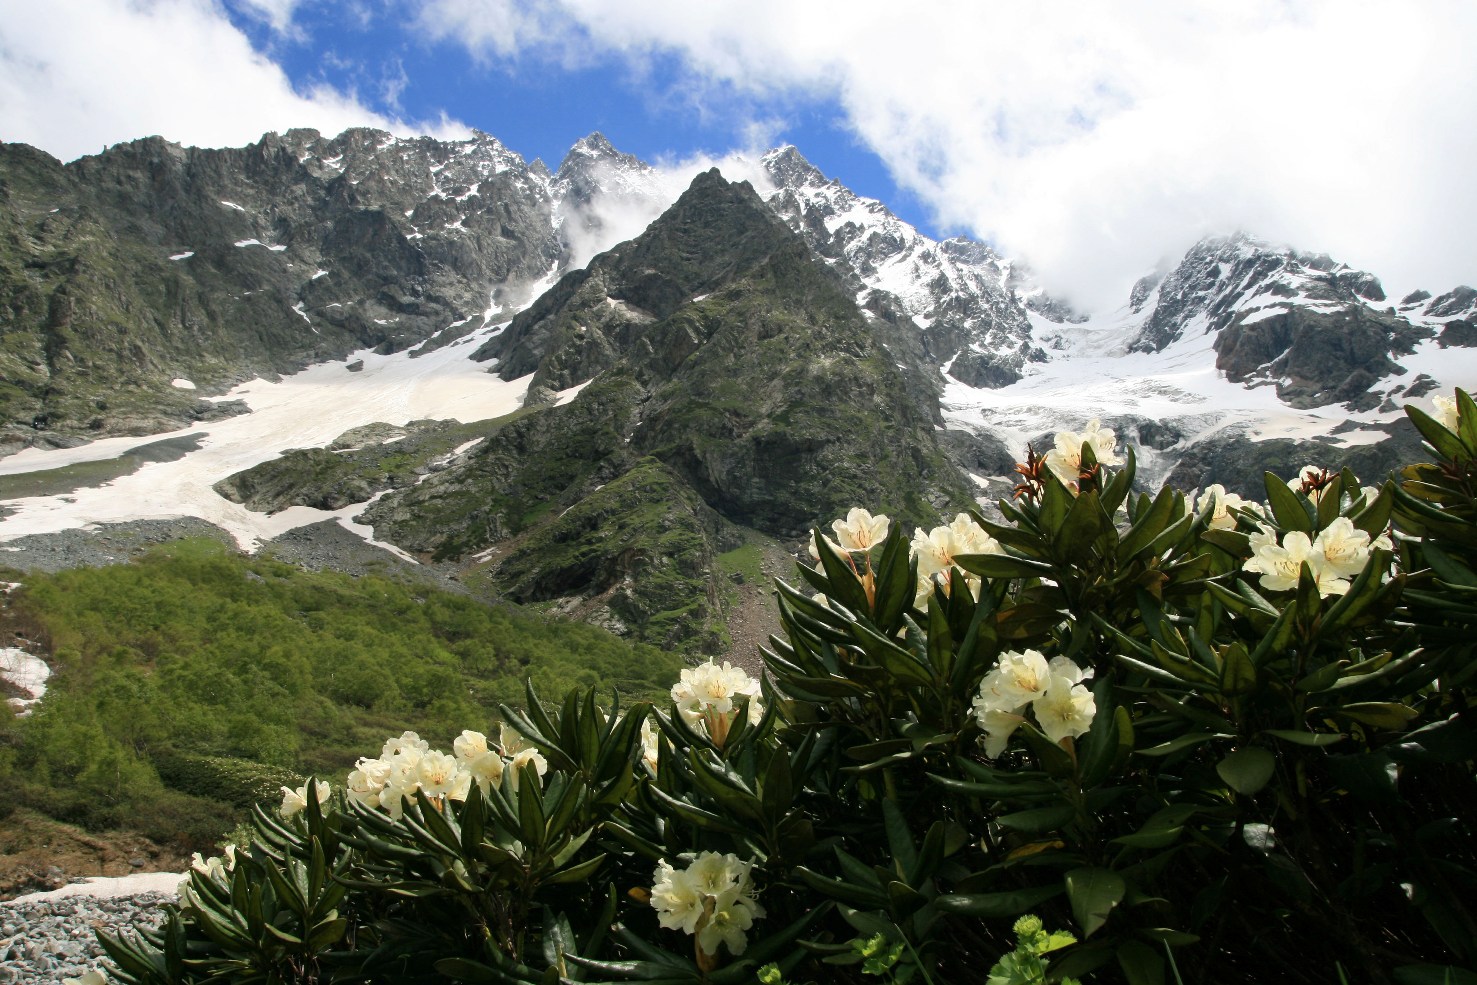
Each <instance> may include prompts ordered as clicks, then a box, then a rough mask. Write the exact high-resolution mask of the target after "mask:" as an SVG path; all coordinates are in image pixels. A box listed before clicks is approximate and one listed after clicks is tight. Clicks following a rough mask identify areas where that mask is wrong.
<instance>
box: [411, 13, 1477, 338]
mask: <svg viewBox="0 0 1477 985" xmlns="http://www.w3.org/2000/svg"><path fill="white" fill-rule="evenodd" d="M419 27H420V29H421V30H423V31H424V32H426V33H427V34H428V35H430V36H432V37H437V38H440V39H442V40H444V41H446V42H450V43H455V44H462V45H465V46H467V47H468V49H469V50H471V51H472V52H473V54H474V55H476V56H477V57H479V58H481V59H484V60H487V61H490V62H494V63H507V64H518V63H523V62H528V61H531V60H545V61H550V62H554V63H557V64H562V65H576V64H582V63H588V62H589V61H590V60H591V59H596V58H607V59H622V60H625V61H627V62H628V63H630V64H631V65H632V66H633V67H635V68H636V70H637V71H640V66H641V65H642V64H644V63H649V62H650V61H651V60H652V59H655V58H659V57H660V58H672V57H675V58H677V59H678V60H679V61H680V62H681V64H682V65H683V66H684V67H685V70H686V77H685V78H684V79H683V82H682V85H683V86H685V87H687V88H688V89H689V90H690V91H691V92H692V93H694V94H695V96H694V98H695V99H696V100H697V101H698V102H699V103H701V98H702V96H701V94H702V91H703V90H704V88H708V89H710V90H711V91H714V92H717V91H718V90H720V89H721V90H722V91H723V92H724V94H725V97H731V95H732V94H733V93H738V94H740V95H744V96H747V97H748V98H750V99H752V100H754V101H755V103H756V104H763V103H765V102H766V101H771V100H785V99H794V98H796V97H797V96H800V97H804V98H809V99H813V100H824V101H831V102H834V104H835V105H837V106H838V107H839V108H840V111H841V113H842V114H843V115H844V118H845V121H846V125H847V126H848V127H849V128H850V130H851V131H852V132H853V133H854V134H855V136H856V137H857V139H858V140H859V141H861V142H862V143H863V144H864V145H865V146H867V147H868V148H870V149H871V150H873V151H874V152H875V153H876V154H877V155H878V156H879V157H880V158H881V159H882V160H883V161H884V163H885V164H886V165H887V167H888V168H889V169H890V171H891V172H892V174H893V176H894V178H895V179H896V180H897V182H898V183H899V184H900V185H901V186H903V187H905V188H908V189H909V190H911V191H913V192H914V193H916V194H917V195H918V196H919V198H920V199H921V200H922V201H923V202H924V203H925V204H926V205H927V206H928V207H929V208H930V209H931V210H932V211H933V213H934V215H935V216H936V217H937V220H938V221H939V223H940V224H941V225H943V226H945V227H948V228H954V229H958V230H960V231H963V232H967V233H969V234H971V235H973V236H976V237H979V238H983V239H987V240H990V241H991V242H993V243H995V244H996V245H997V246H998V247H999V248H1000V249H1001V250H1002V251H1003V252H1005V253H1007V254H1010V255H1015V256H1021V257H1023V258H1025V259H1026V260H1027V261H1028V262H1029V263H1030V264H1031V265H1032V266H1033V267H1034V268H1035V269H1036V270H1037V272H1038V273H1039V274H1040V275H1041V277H1042V279H1043V281H1044V282H1045V283H1047V284H1057V285H1062V287H1064V288H1065V289H1066V291H1067V293H1069V294H1070V295H1072V296H1073V297H1074V299H1075V300H1077V301H1079V303H1083V304H1086V305H1087V306H1089V307H1093V308H1099V309H1100V308H1103V307H1112V306H1114V305H1116V304H1119V303H1122V299H1123V298H1124V296H1125V290H1126V285H1127V284H1128V283H1129V282H1131V281H1132V279H1133V278H1134V277H1136V276H1137V275H1138V274H1140V273H1143V272H1145V271H1146V270H1147V269H1149V268H1152V267H1153V266H1155V265H1156V264H1157V263H1158V262H1159V261H1161V260H1163V259H1173V258H1174V257H1176V256H1177V255H1178V253H1179V252H1180V251H1182V250H1183V249H1184V248H1185V247H1187V246H1188V245H1190V244H1191V243H1192V242H1193V241H1194V240H1196V239H1198V238H1199V237H1200V236H1202V235H1205V234H1207V233H1215V232H1229V231H1234V230H1236V229H1242V230H1245V231H1247V232H1250V233H1253V234H1255V235H1258V236H1261V237H1263V238H1267V239H1271V240H1274V241H1283V242H1287V243H1291V244H1292V245H1295V246H1297V247H1299V248H1301V249H1307V250H1314V251H1324V252H1328V253H1331V254H1333V255H1334V256H1336V257H1338V258H1340V259H1344V260H1345V261H1347V262H1349V263H1351V264H1353V265H1356V266H1360V267H1364V268H1366V269H1369V270H1372V271H1374V272H1375V273H1377V274H1379V275H1380V276H1382V277H1383V278H1385V280H1386V282H1387V285H1388V286H1389V287H1391V288H1394V289H1396V290H1402V291H1403V290H1405V289H1409V288H1413V287H1415V286H1425V287H1429V288H1433V289H1437V290H1441V289H1445V288H1447V287H1450V286H1452V285H1454V284H1455V283H1457V282H1459V281H1466V282H1472V281H1473V280H1477V249H1474V247H1473V237H1472V232H1471V231H1472V230H1473V229H1474V228H1477V195H1473V194H1472V193H1471V191H1470V179H1469V177H1468V174H1467V172H1468V170H1469V162H1470V161H1471V160H1472V159H1473V151H1474V150H1477V60H1474V59H1472V58H1470V57H1469V55H1468V53H1467V52H1466V50H1465V49H1466V46H1467V39H1469V38H1471V37H1473V36H1474V34H1477V6H1474V5H1472V4H1470V3H1461V2H1456V0H1434V2H1428V3H1421V4H1399V5H1395V4H1387V3H1372V2H1363V0H1243V2H1241V3H1237V4H1214V5H1212V4H1198V3H1190V4H1187V3H1184V2H1183V0H1145V2H1138V3H1134V4H1102V3H1089V2H1080V3H1077V2H1049V0H1048V2H1043V3H1039V4H994V3H992V4H983V3H975V2H969V0H955V2H949V0H942V2H935V3H930V4H927V5H921V6H916V7H905V6H904V5H899V4H897V3H895V2H878V0H851V2H848V3H845V4H841V3H820V2H817V3H807V4H793V3H790V2H789V0H745V2H744V3H742V4H735V3H718V2H711V3H691V2H689V0H622V2H621V3H619V4H618V5H617V4H614V3H612V2H608V0H546V2H532V0H425V2H423V3H422V4H421V7H420V10H419ZM801 150H802V152H803V151H804V148H801Z"/></svg>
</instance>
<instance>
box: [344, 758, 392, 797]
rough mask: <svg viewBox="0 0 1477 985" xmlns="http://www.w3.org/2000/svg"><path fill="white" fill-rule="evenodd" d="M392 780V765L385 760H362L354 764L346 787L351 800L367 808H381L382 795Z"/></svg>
mask: <svg viewBox="0 0 1477 985" xmlns="http://www.w3.org/2000/svg"><path fill="white" fill-rule="evenodd" d="M389 779H390V764H389V763H387V762H385V761H384V760H383V759H367V758H362V759H360V760H359V761H358V762H357V763H355V764H354V769H353V770H352V771H351V772H350V773H349V778H348V780H347V781H345V784H344V786H345V787H346V788H347V789H348V791H349V798H350V799H351V800H354V801H357V802H358V803H361V804H363V805H364V806H365V807H378V806H380V793H381V791H383V790H384V789H385V783H386V782H387V781H388V780H389Z"/></svg>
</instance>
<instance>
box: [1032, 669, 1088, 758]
mask: <svg viewBox="0 0 1477 985" xmlns="http://www.w3.org/2000/svg"><path fill="white" fill-rule="evenodd" d="M1031 712H1032V714H1034V715H1035V716H1036V722H1037V724H1038V725H1040V726H1041V731H1042V732H1044V733H1045V734H1046V737H1047V738H1048V739H1050V740H1051V741H1052V742H1061V741H1062V740H1063V739H1066V738H1073V739H1075V738H1077V737H1078V736H1079V735H1082V734H1084V733H1085V732H1086V731H1087V730H1088V729H1089V728H1091V727H1092V719H1093V717H1094V716H1095V715H1096V714H1097V702H1096V700H1095V699H1094V698H1093V696H1092V692H1091V691H1089V690H1088V689H1087V687H1086V685H1083V684H1077V683H1074V682H1073V681H1072V679H1071V677H1070V676H1068V675H1060V676H1054V677H1052V678H1051V683H1050V684H1049V685H1048V686H1047V688H1046V693H1045V694H1043V695H1042V696H1041V697H1039V698H1037V699H1036V700H1035V701H1034V702H1032V704H1031Z"/></svg>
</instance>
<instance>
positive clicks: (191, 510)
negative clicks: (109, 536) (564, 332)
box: [0, 323, 531, 553]
mask: <svg viewBox="0 0 1477 985" xmlns="http://www.w3.org/2000/svg"><path fill="white" fill-rule="evenodd" d="M503 324H504V325H505V324H506V323H503ZM502 327H503V325H497V326H492V327H490V328H484V329H481V330H479V331H477V332H475V333H473V334H472V335H469V336H467V337H466V338H464V339H460V340H458V341H457V342H455V343H452V344H451V345H448V346H445V347H443V348H441V349H436V350H433V351H431V352H428V353H426V354H424V355H419V356H412V354H411V353H409V352H399V353H395V354H393V355H389V356H382V355H377V354H375V353H374V352H373V351H370V350H363V351H360V352H355V353H352V354H350V355H349V356H348V357H347V359H345V360H342V361H338V362H331V363H322V364H319V365H316V366H312V367H309V368H308V369H305V370H303V371H302V372H300V373H297V374H295V375H293V376H289V377H286V378H284V379H282V380H281V381H280V382H276V383H272V382H268V381H266V380H262V379H256V380H252V381H250V382H247V383H243V384H242V385H240V386H238V387H236V388H235V389H234V390H232V391H231V392H229V393H227V394H225V395H223V396H221V397H217V398H214V399H217V400H236V399H239V400H243V401H245V403H246V404H247V406H248V407H250V408H251V412H250V413H248V414H243V415H241V416H238V417H232V418H228V419H225V420H221V421H214V422H209V423H203V424H196V425H192V426H190V427H187V428H181V429H180V430H178V431H173V432H169V433H168V434H162V435H152V436H146V437H126V438H105V439H102V440H99V441H94V442H92V443H91V444H87V445H82V446H81V447H78V448H64V449H56V450H49V451H43V450H39V449H35V448H28V449H25V450H24V451H21V452H18V453H17V454H15V455H11V456H10V457H8V458H3V459H0V475H14V474H19V473H25V472H39V471H45V470H48V469H57V468H62V467H64V466H67V465H74V464H77V463H79V462H94V461H103V460H107V459H112V458H116V457H118V456H119V455H121V454H122V453H123V452H125V451H127V450H128V449H130V448H136V447H138V446H139V445H142V444H147V443H148V442H151V441H157V440H159V439H160V438H166V437H177V436H184V435H186V434H189V435H199V436H201V437H200V438H199V445H200V446H199V448H198V450H196V451H192V452H189V453H187V454H186V455H185V456H184V457H183V458H181V459H179V460H178V461H174V462H155V463H150V464H147V465H144V466H143V467H142V468H140V469H139V470H138V471H137V472H134V473H133V474H131V475H126V476H123V477H121V478H118V479H115V480H113V481H111V482H108V483H106V484H104V485H101V486H96V487H88V488H81V489H77V490H75V491H73V492H69V493H66V494H64V495H59V496H42V497H34V498H27V499H16V500H8V501H6V502H5V503H4V505H5V507H6V508H7V509H9V510H12V511H13V512H11V513H10V514H9V515H7V516H5V517H3V519H0V542H5V541H11V540H14V539H16V538H18V537H25V536H28V535H30V534H44V533H55V532H57V531H60V530H66V529H70V528H75V527H86V526H89V525H92V524H103V523H120V522H124V521H128V520H154V519H173V518H178V517H198V518H200V519H202V520H205V521H208V522H210V523H213V524H216V525H217V526H219V527H222V528H223V529H225V530H227V531H229V532H230V534H231V535H232V536H233V537H234V538H235V539H236V542H237V543H238V544H240V545H241V547H242V548H244V549H246V550H253V549H255V548H256V547H258V546H260V545H261V544H262V543H264V542H266V541H268V540H271V539H272V538H274V537H277V536H279V535H281V534H283V533H285V532H286V531H288V530H292V529H294V528H296V527H301V526H306V525H308V524H311V523H317V522H319V521H322V520H328V519H333V520H337V521H338V522H339V523H340V524H342V525H343V526H344V527H345V528H346V529H348V530H350V531H352V532H354V533H356V534H359V535H360V536H363V537H365V538H366V539H370V537H371V535H372V530H371V529H370V528H369V527H365V526H362V525H359V524H356V523H353V522H352V519H351V518H352V517H354V516H356V515H357V514H359V513H361V512H363V510H364V508H365V505H366V504H362V503H361V504H357V505H354V506H349V507H346V508H345V509H343V510H338V511H333V512H330V511H327V510H315V509H312V508H309V507H305V506H294V507H291V508H290V509H286V510H283V511H282V512H280V513H277V514H274V515H272V516H268V515H267V514H265V513H256V512H253V511H251V510H248V509H246V508H245V507H244V506H240V505H238V504H236V503H232V502H229V501H228V500H226V499H224V498H223V497H221V496H220V495H219V494H217V493H216V492H215V490H214V489H212V488H211V487H212V486H213V485H214V484H215V483H216V482H218V481H220V480H221V479H224V478H226V477H227V476H230V475H233V474H235V473H237V472H240V471H241V470H243V469H247V468H251V467H252V466H253V465H258V464H260V463H262V462H265V461H268V460H270V459H273V458H276V457H278V456H279V455H281V454H282V453H283V452H284V451H287V450H288V449H292V448H322V447H325V446H327V445H328V444H329V443H330V442H332V441H333V440H334V439H335V438H337V437H338V436H339V435H340V434H343V433H344V432H345V431H348V430H349V429H351V428H355V427H359V426H362V425H365V424H371V423H374V422H376V421H383V422H386V423H388V424H396V425H401V424H406V423H408V422H410V421H415V420H424V419H428V418H429V419H436V420H457V421H461V422H464V423H465V422H471V421H480V420H488V419H490V418H495V417H501V416H503V415H504V414H509V413H512V412H513V411H515V410H517V409H518V408H519V407H520V406H522V403H523V398H524V396H525V394H526V393H527V391H528V383H529V379H530V378H531V375H530V376H529V377H524V378H522V379H519V380H514V381H512V382H506V381H504V380H501V379H499V378H498V377H497V376H495V375H493V374H492V373H490V372H489V371H488V364H487V363H475V362H472V361H471V359H470V358H469V356H470V355H471V353H472V352H474V351H475V350H476V349H477V347H478V346H479V345H481V344H482V343H483V342H484V341H486V340H487V339H489V338H491V337H492V336H493V335H495V334H496V333H497V332H499V331H501V330H502ZM356 360H362V361H363V363H364V368H363V369H362V370H360V371H358V372H349V371H348V370H347V369H346V368H345V367H346V365H347V364H348V363H352V362H354V361H356ZM371 542H372V543H373V541H372V540H371ZM380 546H388V545H380ZM397 553H399V552H398V551H397Z"/></svg>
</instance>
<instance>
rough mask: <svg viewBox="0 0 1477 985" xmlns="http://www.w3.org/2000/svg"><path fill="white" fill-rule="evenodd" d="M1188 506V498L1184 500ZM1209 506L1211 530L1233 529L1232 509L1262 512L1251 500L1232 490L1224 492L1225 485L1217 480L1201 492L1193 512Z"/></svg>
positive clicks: (1234, 518) (1234, 521) (1234, 522)
mask: <svg viewBox="0 0 1477 985" xmlns="http://www.w3.org/2000/svg"><path fill="white" fill-rule="evenodd" d="M1185 506H1186V508H1187V509H1188V508H1189V500H1188V499H1187V500H1186V501H1185ZM1207 506H1208V507H1210V510H1211V513H1210V528H1211V529H1212V530H1235V529H1236V515H1235V514H1234V513H1232V512H1231V510H1233V509H1242V510H1250V511H1251V512H1253V513H1255V514H1257V515H1258V516H1260V515H1261V513H1262V508H1261V505H1260V504H1258V503H1254V502H1252V501H1251V500H1247V499H1242V498H1241V497H1240V496H1238V495H1236V494H1235V493H1233V492H1226V487H1225V486H1223V485H1221V484H1220V483H1219V482H1217V483H1216V484H1215V485H1213V486H1210V487H1209V488H1207V489H1206V490H1205V492H1203V493H1201V494H1200V496H1199V498H1198V499H1196V500H1195V507H1194V512H1196V513H1199V512H1201V511H1203V510H1204V509H1206V508H1207Z"/></svg>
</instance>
